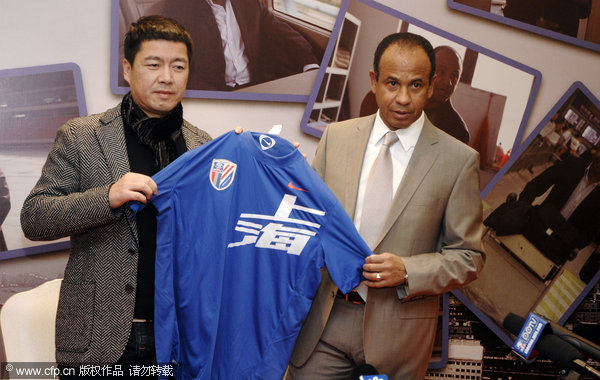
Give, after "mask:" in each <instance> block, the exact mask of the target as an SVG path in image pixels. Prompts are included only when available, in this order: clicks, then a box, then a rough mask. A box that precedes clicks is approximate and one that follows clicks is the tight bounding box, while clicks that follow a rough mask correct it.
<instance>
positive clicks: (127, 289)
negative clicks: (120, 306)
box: [125, 284, 134, 293]
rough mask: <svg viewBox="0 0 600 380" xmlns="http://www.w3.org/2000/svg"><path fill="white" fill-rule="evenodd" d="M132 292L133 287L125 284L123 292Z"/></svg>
mask: <svg viewBox="0 0 600 380" xmlns="http://www.w3.org/2000/svg"><path fill="white" fill-rule="evenodd" d="M133 290H134V287H133V285H131V284H127V285H125V291H126V292H127V293H132V292H133Z"/></svg>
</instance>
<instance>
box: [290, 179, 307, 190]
mask: <svg viewBox="0 0 600 380" xmlns="http://www.w3.org/2000/svg"><path fill="white" fill-rule="evenodd" d="M288 187H289V188H290V189H294V190H300V191H304V192H308V190H304V189H301V188H299V187H296V186H294V184H293V183H292V181H290V183H288Z"/></svg>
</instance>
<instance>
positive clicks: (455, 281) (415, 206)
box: [291, 115, 484, 379]
mask: <svg viewBox="0 0 600 380" xmlns="http://www.w3.org/2000/svg"><path fill="white" fill-rule="evenodd" d="M374 121H375V115H371V116H367V117H363V118H358V119H351V120H347V121H344V122H341V123H335V124H330V125H328V126H327V128H326V129H325V133H324V134H323V137H322V138H321V141H320V143H319V146H318V147H317V152H316V156H315V159H314V161H313V168H314V169H315V170H316V171H317V173H319V175H320V176H321V177H322V178H323V180H324V181H325V183H326V184H327V185H328V186H329V187H330V188H331V190H332V191H333V192H334V194H335V195H336V196H337V197H338V199H339V200H340V202H341V203H342V205H343V206H344V208H345V209H346V211H347V212H348V214H349V215H350V216H352V217H353V216H354V211H355V207H356V198H357V194H358V183H359V179H360V173H361V168H362V162H363V157H364V153H365V150H366V146H367V141H368V139H369V136H370V133H371V129H372V128H373V123H374ZM482 231H483V224H482V207H481V198H480V195H479V155H478V154H477V152H476V151H474V150H473V149H471V148H469V147H468V146H467V145H465V144H463V143H461V142H460V141H458V140H456V139H455V138H453V137H451V136H450V135H448V134H446V133H444V132H442V131H441V130H439V129H437V128H436V127H435V126H434V125H433V124H431V122H429V120H427V119H426V120H425V124H424V127H423V130H422V132H421V135H420V136H419V139H418V141H417V144H416V146H415V149H414V152H413V154H412V157H411V159H410V162H409V163H408V166H407V168H406V172H405V174H404V177H403V178H402V181H401V182H400V184H399V186H398V189H397V190H396V195H395V196H394V199H393V200H392V204H391V205H390V209H389V212H388V214H387V215H386V216H385V221H384V225H383V227H382V231H381V233H380V235H379V237H378V238H377V240H376V242H375V248H374V250H373V252H375V253H382V252H391V253H394V254H396V255H398V256H401V257H402V259H403V261H404V265H405V266H406V271H407V273H408V276H409V282H408V287H405V286H404V285H401V286H400V287H398V289H397V288H381V289H374V288H370V289H369V292H368V300H367V304H366V305H365V314H364V324H363V347H364V353H365V358H366V361H367V363H369V364H371V365H374V366H375V368H377V369H378V371H379V372H380V373H384V374H387V375H388V376H390V378H391V379H392V378H393V379H422V378H423V376H424V374H425V371H426V369H427V365H428V362H429V359H430V357H431V352H432V348H433V343H434V338H435V334H436V324H437V318H438V314H439V295H440V294H442V293H444V292H448V291H450V290H453V289H455V288H457V287H459V286H461V285H464V284H467V283H469V282H470V281H472V280H474V279H475V278H476V277H477V274H478V272H479V271H480V270H481V269H482V267H483V263H484V253H483V247H482V244H481V237H482ZM336 291H337V287H336V286H335V284H334V283H333V281H332V280H331V278H330V276H329V274H328V273H327V272H326V271H324V272H323V273H322V282H321V284H320V286H319V289H318V290H317V294H316V296H315V299H314V301H313V304H312V307H311V310H310V312H309V315H308V317H307V319H306V321H305V323H304V325H303V327H302V330H301V331H300V334H299V336H298V340H297V341H296V346H295V348H294V352H293V354H292V358H291V362H292V364H293V365H294V366H296V367H300V366H302V365H303V364H304V363H305V362H306V361H307V360H308V358H309V356H310V354H311V353H312V352H313V350H314V348H315V346H316V344H317V342H318V340H319V338H320V336H321V334H322V332H323V329H324V328H325V324H326V323H327V319H328V318H329V313H330V312H331V309H332V307H333V302H334V299H335V294H336Z"/></svg>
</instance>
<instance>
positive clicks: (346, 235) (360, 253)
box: [321, 202, 372, 293]
mask: <svg viewBox="0 0 600 380" xmlns="http://www.w3.org/2000/svg"><path fill="white" fill-rule="evenodd" d="M321 244H322V247H323V255H324V256H325V265H326V266H327V269H328V271H329V274H330V275H331V278H332V279H333V281H334V282H335V284H336V285H337V286H338V288H339V289H340V290H341V291H342V292H343V293H348V292H350V291H351V290H352V289H354V288H355V287H356V286H358V284H359V283H360V281H361V279H362V271H363V269H362V266H363V264H364V263H365V258H366V257H367V256H369V255H371V254H372V252H371V249H369V246H368V245H367V243H365V241H364V240H363V239H362V238H361V237H360V235H359V234H358V231H356V227H355V226H354V223H352V220H351V219H350V217H349V216H348V214H347V213H346V211H345V210H344V209H343V207H342V205H341V204H339V203H338V202H335V203H334V205H333V206H332V207H331V209H330V210H329V219H328V220H327V230H326V231H324V234H323V238H322V239H321Z"/></svg>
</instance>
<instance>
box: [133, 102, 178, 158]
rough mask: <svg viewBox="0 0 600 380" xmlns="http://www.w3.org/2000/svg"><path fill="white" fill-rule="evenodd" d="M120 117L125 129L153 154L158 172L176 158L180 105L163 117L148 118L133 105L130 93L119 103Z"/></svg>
mask: <svg viewBox="0 0 600 380" xmlns="http://www.w3.org/2000/svg"><path fill="white" fill-rule="evenodd" d="M121 115H122V116H123V123H125V127H126V128H129V129H131V130H132V131H133V133H134V134H135V135H136V136H137V139H138V140H139V141H140V142H141V143H142V144H144V145H146V146H148V147H149V148H151V149H152V150H153V151H154V153H155V161H154V163H155V165H156V167H157V168H158V169H159V170H160V169H162V168H164V167H165V166H167V165H168V164H169V163H171V162H172V161H174V160H175V159H176V158H177V148H176V144H175V141H176V140H177V138H178V137H179V135H180V134H181V126H182V125H183V107H182V106H181V103H179V104H177V106H176V107H175V108H174V109H173V110H172V111H171V112H169V113H168V114H167V115H165V116H163V117H148V116H147V115H146V114H145V113H144V112H143V111H142V110H141V109H140V107H139V106H138V105H137V104H135V102H134V101H133V99H132V97H131V93H127V95H125V96H124V97H123V101H122V102H121Z"/></svg>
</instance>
